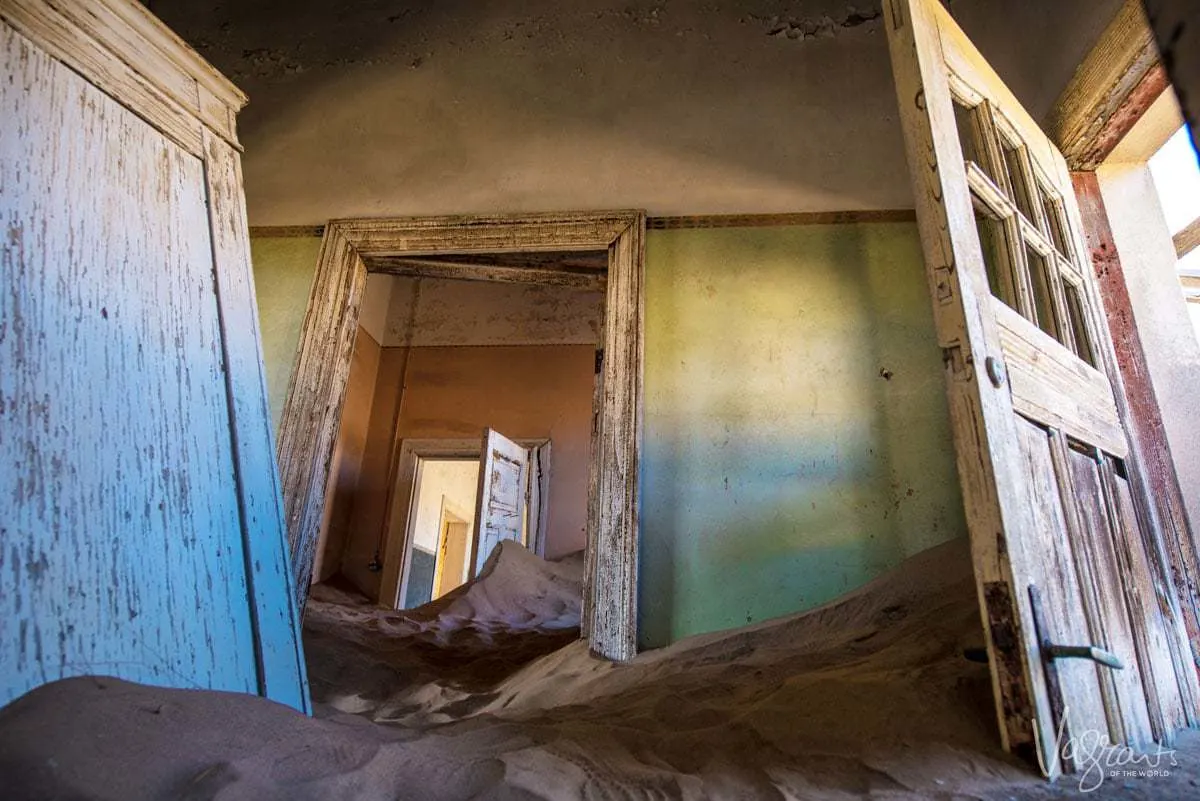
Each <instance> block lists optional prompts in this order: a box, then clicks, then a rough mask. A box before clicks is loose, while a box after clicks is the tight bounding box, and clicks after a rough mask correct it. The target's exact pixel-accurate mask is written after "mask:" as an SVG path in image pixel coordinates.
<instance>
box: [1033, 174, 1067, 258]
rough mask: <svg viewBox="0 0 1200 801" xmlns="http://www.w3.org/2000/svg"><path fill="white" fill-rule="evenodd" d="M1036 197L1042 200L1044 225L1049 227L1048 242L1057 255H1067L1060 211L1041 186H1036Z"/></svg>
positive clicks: (1064, 227)
mask: <svg viewBox="0 0 1200 801" xmlns="http://www.w3.org/2000/svg"><path fill="white" fill-rule="evenodd" d="M1038 195H1039V196H1040V197H1041V200H1042V210H1043V211H1044V212H1045V213H1046V224H1047V226H1048V227H1049V229H1050V230H1049V231H1048V232H1047V233H1049V235H1050V241H1051V242H1053V243H1054V247H1055V248H1056V249H1057V250H1058V252H1059V253H1061V254H1063V255H1064V256H1066V255H1067V237H1066V230H1067V229H1066V226H1065V225H1064V224H1063V218H1062V209H1060V208H1059V207H1058V204H1057V203H1056V202H1054V200H1053V199H1052V198H1051V197H1050V193H1049V192H1047V191H1046V189H1045V188H1044V187H1042V186H1041V185H1039V186H1038Z"/></svg>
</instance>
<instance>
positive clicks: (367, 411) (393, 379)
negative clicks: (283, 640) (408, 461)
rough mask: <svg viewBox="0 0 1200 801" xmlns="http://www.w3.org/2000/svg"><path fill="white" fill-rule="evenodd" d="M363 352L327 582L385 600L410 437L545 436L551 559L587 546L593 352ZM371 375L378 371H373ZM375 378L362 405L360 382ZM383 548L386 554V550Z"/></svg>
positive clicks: (342, 444) (326, 562)
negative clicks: (395, 501)
mask: <svg viewBox="0 0 1200 801" xmlns="http://www.w3.org/2000/svg"><path fill="white" fill-rule="evenodd" d="M359 334H360V338H359V342H360V343H366V344H365V346H364V347H365V348H366V350H367V351H369V352H370V351H372V350H373V349H374V353H375V354H377V355H372V354H371V353H368V354H367V355H366V357H365V359H364V357H361V356H360V355H359V354H358V350H359V349H360V348H356V352H355V365H360V364H361V363H362V362H364V361H365V362H366V363H367V364H363V365H362V366H356V368H355V369H354V370H352V372H351V377H350V388H349V390H348V393H347V399H346V406H345V410H344V412H343V417H342V427H341V431H340V433H339V438H338V446H337V447H338V453H339V454H343V455H342V456H341V458H340V460H339V462H337V463H335V465H334V474H333V475H334V478H333V479H331V486H330V491H331V496H330V497H331V501H330V503H329V505H328V509H329V510H330V512H329V514H330V516H331V519H330V523H329V525H328V526H327V529H328V532H329V534H328V537H327V538H326V540H325V541H324V543H323V544H322V546H321V551H322V552H323V569H322V572H321V577H322V578H328V577H329V576H330V575H331V574H332V573H334V572H336V568H335V567H333V566H334V565H337V566H338V567H340V570H341V573H342V574H343V576H345V577H346V578H348V579H349V580H350V581H351V582H353V583H354V584H355V585H356V586H357V587H358V588H359V589H361V590H362V591H363V592H364V593H366V594H367V595H368V596H370V597H372V598H375V597H378V594H379V579H380V574H379V573H378V572H372V571H371V570H369V569H368V566H369V565H370V563H371V560H372V557H373V556H374V555H375V553H376V550H377V549H380V558H381V559H382V558H384V557H385V552H384V550H383V549H381V548H380V545H381V535H382V533H383V532H384V531H385V528H386V525H387V519H388V496H389V493H390V490H391V482H392V481H393V480H394V464H393V461H394V460H395V457H396V454H397V453H398V452H399V443H400V441H401V439H404V438H419V439H438V438H444V439H469V438H473V437H479V436H481V435H482V432H483V429H484V427H485V426H491V427H492V428H495V429H496V430H497V431H500V432H501V433H503V434H504V435H505V436H508V437H511V438H513V439H540V438H547V437H548V438H549V439H550V441H551V443H552V448H553V453H552V457H551V466H550V471H551V472H550V502H549V510H548V513H549V519H548V522H547V529H546V557H547V558H551V559H553V558H555V557H558V556H562V555H564V554H567V553H570V552H572V551H577V550H579V549H581V548H583V547H584V543H585V525H586V519H587V466H588V458H589V449H590V446H591V442H590V440H591V410H592V380H593V370H594V365H595V348H594V346H592V345H516V346H501V347H460V346H455V347H422V348H381V349H380V348H378V346H377V345H375V343H374V341H373V340H372V339H371V338H370V337H369V336H367V335H365V334H363V332H362V331H360V332H359ZM372 365H374V366H375V371H376V372H375V373H374V374H372V373H371V372H369V369H368V367H369V366H372ZM369 375H374V376H375V377H374V394H373V398H371V400H370V402H369V403H368V402H365V398H364V389H363V383H362V382H363V381H364V380H365V379H366V378H367V376H369ZM385 547H386V545H385Z"/></svg>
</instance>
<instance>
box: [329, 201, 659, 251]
mask: <svg viewBox="0 0 1200 801" xmlns="http://www.w3.org/2000/svg"><path fill="white" fill-rule="evenodd" d="M637 213H638V212H625V211H621V212H606V213H604V214H596V213H592V212H563V213H561V214H526V215H505V214H494V215H451V216H442V217H404V218H391V219H363V220H335V221H333V222H331V223H330V224H331V225H335V224H336V225H337V227H338V228H339V229H340V230H341V232H342V235H343V236H344V237H345V238H346V239H347V240H348V241H351V242H353V243H354V248H355V251H356V252H357V253H358V254H359V256H360V257H362V258H373V257H379V256H401V255H402V256H409V257H412V256H424V255H453V254H459V253H498V252H504V251H510V252H511V251H516V252H523V251H531V252H536V251H572V250H595V249H596V248H597V247H598V244H597V243H601V242H604V243H607V242H612V241H614V240H615V239H616V238H617V237H618V236H620V235H621V233H622V232H623V231H624V230H625V229H626V228H627V227H628V226H629V222H628V221H629V218H630V216H631V215H634V214H637Z"/></svg>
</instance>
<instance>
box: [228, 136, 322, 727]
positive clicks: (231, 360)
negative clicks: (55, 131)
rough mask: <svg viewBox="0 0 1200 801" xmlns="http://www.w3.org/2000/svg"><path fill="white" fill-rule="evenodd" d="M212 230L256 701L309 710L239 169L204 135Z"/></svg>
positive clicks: (238, 162)
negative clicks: (258, 698) (260, 698)
mask: <svg viewBox="0 0 1200 801" xmlns="http://www.w3.org/2000/svg"><path fill="white" fill-rule="evenodd" d="M205 140H206V141H205V147H206V151H207V156H208V158H207V161H206V163H205V179H206V182H207V187H208V204H209V210H210V226H211V231H212V249H213V261H214V268H215V270H214V275H215V278H216V291H217V307H218V312H219V317H220V322H221V334H222V337H221V348H222V354H223V358H224V362H225V381H226V386H227V389H228V402H229V410H230V425H231V429H232V436H233V449H234V453H233V456H234V470H235V473H236V477H237V484H238V494H239V496H240V504H239V506H240V511H241V528H242V540H243V553H244V558H245V569H246V576H247V584H248V590H249V593H250V598H249V602H250V611H251V623H252V625H253V627H254V634H255V636H254V642H255V656H256V659H257V662H258V685H259V687H258V689H259V694H260V695H262V696H264V697H266V698H270V699H271V700H273V701H278V702H279V703H283V704H287V705H289V706H292V707H294V708H296V709H300V710H303V711H305V712H308V711H309V695H308V682H307V676H306V671H305V664H304V656H303V654H302V652H301V647H300V618H299V615H298V613H297V609H296V606H295V603H294V601H293V599H294V597H295V593H294V588H293V587H292V572H291V564H290V563H289V561H288V553H287V532H286V529H285V528H284V524H283V508H282V498H281V496H280V490H279V471H278V469H277V468H276V465H275V452H274V440H273V438H272V436H271V424H270V420H271V412H270V408H269V406H268V404H267V384H266V375H265V373H264V370H263V358H262V340H261V337H260V335H259V330H258V305H257V302H256V301H255V296H254V278H253V273H252V270H251V267H250V238H249V236H248V234H247V226H246V199H245V195H244V194H243V192H242V171H241V160H240V158H239V156H238V153H237V151H235V150H234V149H233V147H232V146H230V145H229V144H228V143H227V142H226V141H225V140H224V139H221V138H218V137H217V136H214V135H213V134H211V133H210V134H206V135H205Z"/></svg>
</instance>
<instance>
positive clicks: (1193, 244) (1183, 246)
mask: <svg viewBox="0 0 1200 801" xmlns="http://www.w3.org/2000/svg"><path fill="white" fill-rule="evenodd" d="M1173 239H1174V241H1175V255H1176V256H1178V257H1179V258H1181V259H1182V258H1183V257H1184V256H1186V255H1187V254H1189V253H1191V252H1192V251H1193V250H1195V249H1196V248H1197V247H1200V217H1197V218H1196V219H1194V220H1192V221H1191V222H1190V223H1189V224H1188V227H1187V228H1184V229H1183V230H1182V231H1180V232H1179V233H1177V234H1175V236H1174V237H1173Z"/></svg>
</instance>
